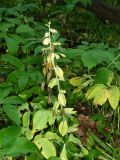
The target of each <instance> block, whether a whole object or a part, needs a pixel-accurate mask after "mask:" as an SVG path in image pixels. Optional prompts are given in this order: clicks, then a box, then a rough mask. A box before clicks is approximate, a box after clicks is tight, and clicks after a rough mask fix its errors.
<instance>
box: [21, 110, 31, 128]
mask: <svg viewBox="0 0 120 160" xmlns="http://www.w3.org/2000/svg"><path fill="white" fill-rule="evenodd" d="M22 122H23V127H29V123H30V112H25V113H24V114H23V117H22Z"/></svg>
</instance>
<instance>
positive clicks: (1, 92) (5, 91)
mask: <svg viewBox="0 0 120 160" xmlns="http://www.w3.org/2000/svg"><path fill="white" fill-rule="evenodd" d="M11 91H12V87H0V99H2V98H5V97H7V96H8V95H9V94H10V92H11Z"/></svg>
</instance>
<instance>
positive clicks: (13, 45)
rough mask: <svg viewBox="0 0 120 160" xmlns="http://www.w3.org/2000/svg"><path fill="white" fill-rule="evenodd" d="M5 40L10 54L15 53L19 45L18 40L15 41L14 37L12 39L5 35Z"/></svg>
mask: <svg viewBox="0 0 120 160" xmlns="http://www.w3.org/2000/svg"><path fill="white" fill-rule="evenodd" d="M5 40H6V44H7V48H8V52H9V53H11V54H16V53H17V50H18V47H19V41H16V39H13V38H10V37H7V36H6V38H5Z"/></svg>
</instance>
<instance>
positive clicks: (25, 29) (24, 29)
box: [16, 24, 34, 33]
mask: <svg viewBox="0 0 120 160" xmlns="http://www.w3.org/2000/svg"><path fill="white" fill-rule="evenodd" d="M16 32H17V33H26V32H29V33H31V32H34V29H33V28H31V27H30V26H29V25H27V24H22V25H20V26H19V27H18V28H17V29H16Z"/></svg>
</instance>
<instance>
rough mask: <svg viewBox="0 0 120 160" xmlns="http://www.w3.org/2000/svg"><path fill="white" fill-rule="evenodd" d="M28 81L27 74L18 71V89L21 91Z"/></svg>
mask: <svg viewBox="0 0 120 160" xmlns="http://www.w3.org/2000/svg"><path fill="white" fill-rule="evenodd" d="M27 82H28V75H27V73H26V72H25V71H22V72H21V71H18V86H19V88H20V91H22V90H23V89H24V88H25V87H26V85H27Z"/></svg>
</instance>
